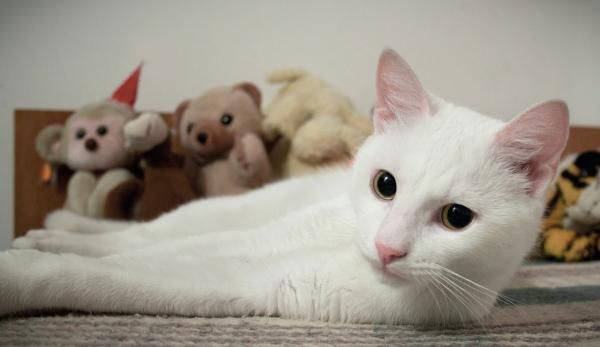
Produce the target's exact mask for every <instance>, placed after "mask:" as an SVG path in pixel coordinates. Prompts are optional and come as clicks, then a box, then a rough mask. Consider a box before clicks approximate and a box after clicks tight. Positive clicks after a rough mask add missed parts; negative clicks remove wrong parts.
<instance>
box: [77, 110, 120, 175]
mask: <svg viewBox="0 0 600 347" xmlns="http://www.w3.org/2000/svg"><path fill="white" fill-rule="evenodd" d="M126 121H127V119H126V118H125V117H123V116H122V115H118V114H114V115H110V114H107V115H105V116H103V117H100V118H85V117H79V118H75V119H72V120H70V121H69V123H68V124H67V132H66V133H65V135H66V136H67V137H68V141H66V143H67V149H66V161H67V165H69V166H70V167H71V168H72V169H75V170H87V171H95V170H107V169H112V168H115V167H119V166H124V165H126V164H127V162H128V161H129V159H130V157H129V155H128V153H127V151H126V150H125V140H124V135H123V127H124V126H125V122H126Z"/></svg>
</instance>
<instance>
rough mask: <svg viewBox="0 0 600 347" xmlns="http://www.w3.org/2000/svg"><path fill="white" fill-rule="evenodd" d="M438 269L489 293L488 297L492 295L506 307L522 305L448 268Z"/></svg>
mask: <svg viewBox="0 0 600 347" xmlns="http://www.w3.org/2000/svg"><path fill="white" fill-rule="evenodd" d="M440 268H441V269H442V270H443V271H446V273H448V274H450V275H452V276H455V277H457V278H458V279H460V280H462V281H465V282H467V283H469V284H470V285H472V286H475V287H477V288H478V289H479V290H481V291H485V292H487V293H489V294H490V295H493V296H495V297H497V298H498V299H499V300H501V301H502V302H503V303H504V304H506V305H512V306H518V305H522V304H523V303H522V302H520V301H518V300H514V299H511V298H509V297H508V296H506V295H502V294H500V293H498V292H496V291H494V290H491V289H489V288H487V287H485V286H483V285H481V284H479V283H477V282H475V281H473V280H470V279H468V278H466V277H464V276H462V275H460V274H458V273H456V272H454V271H452V270H450V269H448V268H445V267H443V266H440Z"/></svg>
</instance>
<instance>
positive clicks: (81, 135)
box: [75, 128, 85, 140]
mask: <svg viewBox="0 0 600 347" xmlns="http://www.w3.org/2000/svg"><path fill="white" fill-rule="evenodd" d="M84 137H85V129H83V128H82V129H77V132H76V133H75V138H77V139H78V140H81V139H82V138H84Z"/></svg>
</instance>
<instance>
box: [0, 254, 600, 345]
mask: <svg viewBox="0 0 600 347" xmlns="http://www.w3.org/2000/svg"><path fill="white" fill-rule="evenodd" d="M503 294H504V295H506V296H507V297H510V298H511V299H512V300H514V302H516V303H517V304H516V305H505V304H502V303H500V302H499V304H498V305H497V306H496V307H495V308H494V311H493V312H492V314H491V315H490V317H488V319H487V320H486V321H485V322H484V324H482V325H480V324H469V325H468V326H457V327H453V328H445V329H437V328H436V329H433V328H428V329H427V328H415V327H412V326H408V325H397V326H392V325H354V324H326V323H319V322H304V321H290V320H283V319H277V318H224V319H215V318H213V319H206V318H182V317H153V316H141V315H85V314H66V315H49V316H32V317H18V318H5V319H2V320H0V346H25V345H27V346H91V345H98V346H192V345H214V346H224V345H226V346H241V345H260V346H271V345H289V346H397V345H434V346H451V345H477V346H479V345H510V346H520V345H522V346H553V345H554V346H565V345H569V346H570V345H580V346H600V262H589V263H581V264H548V263H543V264H533V265H524V266H523V267H522V268H521V270H520V271H519V272H518V273H517V274H516V276H515V278H514V280H513V282H512V285H511V286H510V288H508V289H506V290H505V291H504V293H503Z"/></svg>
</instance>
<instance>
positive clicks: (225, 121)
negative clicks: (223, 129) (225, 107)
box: [221, 113, 233, 125]
mask: <svg viewBox="0 0 600 347" xmlns="http://www.w3.org/2000/svg"><path fill="white" fill-rule="evenodd" d="M231 122H233V116H232V115H230V114H229V113H225V114H224V115H222V116H221V123H222V124H223V125H229V124H231Z"/></svg>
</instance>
